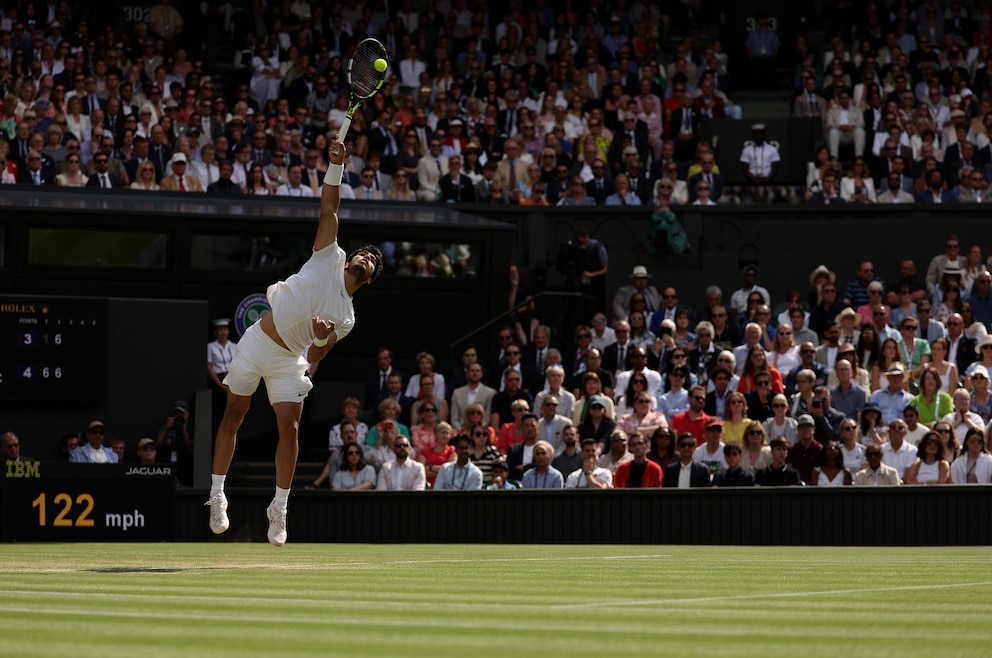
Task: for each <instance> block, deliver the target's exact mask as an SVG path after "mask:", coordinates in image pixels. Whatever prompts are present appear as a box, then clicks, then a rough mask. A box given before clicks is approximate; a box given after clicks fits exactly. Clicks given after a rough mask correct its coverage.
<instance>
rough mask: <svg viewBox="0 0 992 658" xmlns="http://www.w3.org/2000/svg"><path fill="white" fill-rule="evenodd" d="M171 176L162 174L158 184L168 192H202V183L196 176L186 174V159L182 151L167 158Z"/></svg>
mask: <svg viewBox="0 0 992 658" xmlns="http://www.w3.org/2000/svg"><path fill="white" fill-rule="evenodd" d="M169 164H170V166H171V167H172V175H171V176H163V177H162V180H161V181H160V182H159V185H160V186H161V187H162V189H163V190H166V191H168V192H203V185H201V184H200V179H199V178H197V177H196V176H187V175H186V165H187V164H188V160H187V159H186V155H185V154H183V153H176V154H174V155H173V156H172V158H170V159H169Z"/></svg>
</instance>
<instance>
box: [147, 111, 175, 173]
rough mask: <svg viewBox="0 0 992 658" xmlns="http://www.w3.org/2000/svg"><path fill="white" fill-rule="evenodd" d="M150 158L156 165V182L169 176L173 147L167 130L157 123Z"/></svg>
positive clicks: (154, 128)
mask: <svg viewBox="0 0 992 658" xmlns="http://www.w3.org/2000/svg"><path fill="white" fill-rule="evenodd" d="M148 157H149V159H150V160H151V161H152V164H154V165H155V181H156V182H158V181H160V180H161V179H162V177H163V176H166V175H168V171H167V169H166V167H167V165H168V164H169V161H170V160H171V158H172V147H171V146H169V141H168V139H167V137H166V134H165V130H164V129H163V128H162V126H160V125H159V124H157V123H156V124H155V125H154V126H152V138H151V143H150V147H149V154H148Z"/></svg>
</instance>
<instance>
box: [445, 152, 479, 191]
mask: <svg viewBox="0 0 992 658" xmlns="http://www.w3.org/2000/svg"><path fill="white" fill-rule="evenodd" d="M440 185H441V198H440V199H438V201H450V202H452V203H475V185H473V183H472V179H471V178H469V177H468V176H466V175H465V174H463V173H462V156H460V155H457V154H456V155H451V156H449V157H448V175H447V176H444V177H442V178H441V181H440Z"/></svg>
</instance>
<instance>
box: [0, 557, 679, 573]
mask: <svg viewBox="0 0 992 658" xmlns="http://www.w3.org/2000/svg"><path fill="white" fill-rule="evenodd" d="M673 557H675V556H674V555H672V554H664V553H659V554H655V555H588V556H576V557H569V556H561V557H498V556H497V557H492V558H488V557H487V558H486V561H487V562H513V563H519V562H586V561H596V562H598V561H600V560H657V559H659V558H673ZM478 562H479V558H455V559H445V558H431V559H415V560H360V561H348V560H347V559H345V561H342V562H334V563H326V564H323V563H315V562H310V563H306V562H301V563H297V564H272V563H258V564H228V565H223V566H213V565H210V566H203V565H182V564H166V565H162V566H160V567H156V570H149V571H143V570H142V569H141V568H138V567H135V568H134V570H133V571H131V570H129V568H128V567H126V566H124V567H122V566H120V565H114V566H96V565H93V566H88V567H78V566H76V567H55V568H51V569H31V570H25V571H21V570H18V571H17V572H16V573H17V574H30V573H85V572H90V573H96V574H107V575H115V574H131V573H134V574H147V575H149V576H154V575H162V576H174V575H175V573H176V571H182V572H187V573H188V572H197V571H200V572H204V573H208V572H215V571H230V570H243V569H266V570H282V571H295V570H308V569H348V568H349V567H376V568H378V567H384V566H409V565H416V564H466V563H468V564H478ZM4 573H9V572H4V571H2V570H0V574H4Z"/></svg>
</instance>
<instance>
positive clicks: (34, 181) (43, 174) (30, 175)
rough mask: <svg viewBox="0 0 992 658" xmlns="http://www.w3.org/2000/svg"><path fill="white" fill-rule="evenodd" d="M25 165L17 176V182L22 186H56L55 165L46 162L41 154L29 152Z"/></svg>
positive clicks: (33, 151)
mask: <svg viewBox="0 0 992 658" xmlns="http://www.w3.org/2000/svg"><path fill="white" fill-rule="evenodd" d="M25 160H26V161H25V165H26V166H22V167H21V169H20V172H19V173H18V175H17V182H18V183H20V184H22V185H54V184H55V165H54V163H47V162H45V159H44V157H43V156H42V154H41V152H39V151H36V150H34V149H31V150H30V151H28V155H27V158H26V159H25Z"/></svg>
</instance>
